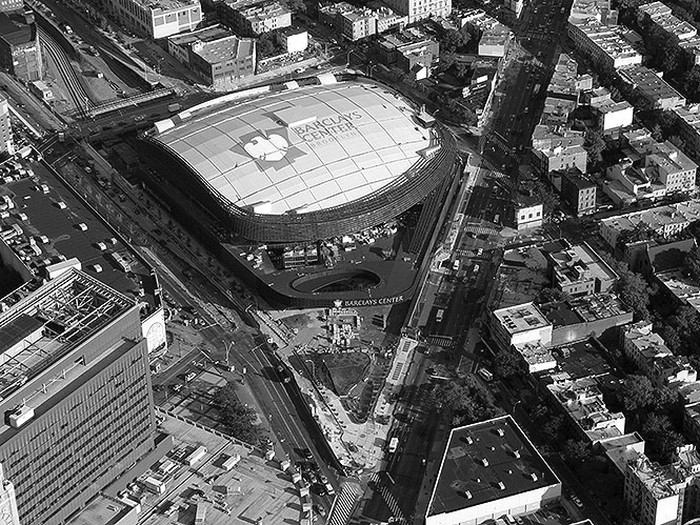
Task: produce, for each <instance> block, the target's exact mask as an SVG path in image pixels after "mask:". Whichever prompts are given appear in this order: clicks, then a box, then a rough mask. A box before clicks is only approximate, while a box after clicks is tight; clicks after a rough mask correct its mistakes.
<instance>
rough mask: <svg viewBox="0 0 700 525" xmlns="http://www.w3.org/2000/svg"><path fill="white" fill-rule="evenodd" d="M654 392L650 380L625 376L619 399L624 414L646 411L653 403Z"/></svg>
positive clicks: (642, 377)
mask: <svg viewBox="0 0 700 525" xmlns="http://www.w3.org/2000/svg"><path fill="white" fill-rule="evenodd" d="M655 395H656V390H655V388H654V385H652V383H651V380H650V379H649V378H648V377H646V376H642V375H630V376H627V377H626V378H625V380H624V382H623V383H622V389H621V391H620V397H621V401H622V404H623V406H624V407H625V412H637V411H641V410H645V409H647V408H648V407H649V406H651V405H652V404H653V402H654V396H655Z"/></svg>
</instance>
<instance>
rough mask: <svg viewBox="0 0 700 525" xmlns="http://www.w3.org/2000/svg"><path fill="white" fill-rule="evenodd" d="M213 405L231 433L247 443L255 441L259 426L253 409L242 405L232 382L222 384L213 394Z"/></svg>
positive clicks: (257, 436) (257, 437)
mask: <svg viewBox="0 0 700 525" xmlns="http://www.w3.org/2000/svg"><path fill="white" fill-rule="evenodd" d="M213 405H214V406H215V407H216V408H217V409H218V410H219V414H220V417H221V422H222V423H223V424H224V425H225V426H226V427H227V428H228V429H229V431H230V432H231V434H232V435H233V436H234V437H236V438H238V439H240V440H242V441H246V442H248V443H255V442H257V441H258V439H259V437H260V428H259V427H258V426H257V425H256V424H255V421H256V419H257V416H256V414H255V410H253V409H252V408H250V407H248V406H246V405H244V404H243V403H241V402H240V401H239V399H238V396H237V395H236V388H235V386H234V385H233V384H232V383H229V384H227V385H225V386H222V387H221V388H219V390H217V392H216V394H214V398H213Z"/></svg>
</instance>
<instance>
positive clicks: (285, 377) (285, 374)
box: [277, 365, 292, 383]
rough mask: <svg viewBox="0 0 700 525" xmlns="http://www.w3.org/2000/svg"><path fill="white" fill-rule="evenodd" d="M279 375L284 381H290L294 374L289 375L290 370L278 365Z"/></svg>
mask: <svg viewBox="0 0 700 525" xmlns="http://www.w3.org/2000/svg"><path fill="white" fill-rule="evenodd" d="M277 375H278V376H279V378H280V381H282V382H283V383H289V382H290V381H291V380H292V376H291V375H289V371H288V370H287V369H286V368H284V367H283V366H282V365H277Z"/></svg>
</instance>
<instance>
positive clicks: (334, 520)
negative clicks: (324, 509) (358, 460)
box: [326, 482, 360, 525]
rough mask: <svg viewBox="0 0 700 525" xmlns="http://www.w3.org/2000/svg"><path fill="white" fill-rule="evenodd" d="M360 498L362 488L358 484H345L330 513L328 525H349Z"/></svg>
mask: <svg viewBox="0 0 700 525" xmlns="http://www.w3.org/2000/svg"><path fill="white" fill-rule="evenodd" d="M359 498H360V486H359V485H358V484H357V483H352V482H343V484H342V485H341V487H340V492H339V493H338V495H337V496H336V497H335V500H333V505H332V506H331V510H330V512H329V513H328V520H327V521H326V523H327V525H347V524H348V522H349V521H350V518H351V517H352V513H353V512H354V510H355V507H356V506H357V502H358V500H359Z"/></svg>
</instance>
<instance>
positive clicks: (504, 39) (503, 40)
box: [460, 9, 513, 58]
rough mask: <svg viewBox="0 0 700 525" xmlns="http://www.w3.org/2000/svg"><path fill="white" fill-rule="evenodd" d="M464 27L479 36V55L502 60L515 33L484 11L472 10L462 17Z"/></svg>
mask: <svg viewBox="0 0 700 525" xmlns="http://www.w3.org/2000/svg"><path fill="white" fill-rule="evenodd" d="M460 19H461V24H462V27H464V26H465V25H469V26H470V27H472V28H473V29H474V30H475V31H477V32H478V34H479V44H478V54H479V56H484V57H495V58H502V57H504V56H505V54H506V51H507V50H508V44H509V43H510V41H511V40H512V38H513V32H512V31H511V30H510V28H509V27H508V26H505V25H503V24H501V23H500V22H499V21H498V20H496V19H495V18H493V17H492V16H489V15H488V14H486V12H484V11H483V10H482V9H470V10H468V11H466V12H465V13H463V14H462V15H461V16H460Z"/></svg>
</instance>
